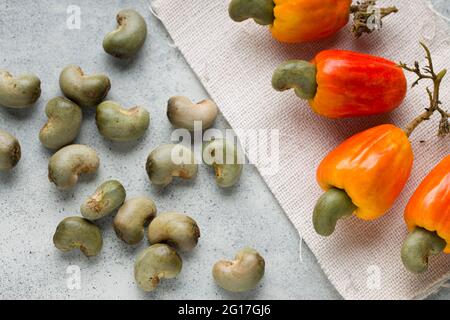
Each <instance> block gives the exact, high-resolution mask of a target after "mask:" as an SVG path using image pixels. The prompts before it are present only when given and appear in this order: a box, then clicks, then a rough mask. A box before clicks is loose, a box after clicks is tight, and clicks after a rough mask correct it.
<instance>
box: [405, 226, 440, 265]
mask: <svg viewBox="0 0 450 320" xmlns="http://www.w3.org/2000/svg"><path fill="white" fill-rule="evenodd" d="M446 245H447V242H446V241H445V240H444V239H442V238H441V237H439V236H438V235H437V234H436V232H431V231H428V230H426V229H424V228H419V227H417V228H415V229H414V230H413V231H412V232H411V233H410V234H409V235H408V237H407V238H406V240H405V242H403V246H402V261H403V264H404V265H405V267H406V269H408V270H409V271H411V272H414V273H422V272H425V271H426V270H427V268H428V258H429V257H430V256H432V255H436V254H439V253H441V252H442V251H443V250H444V248H445V247H446Z"/></svg>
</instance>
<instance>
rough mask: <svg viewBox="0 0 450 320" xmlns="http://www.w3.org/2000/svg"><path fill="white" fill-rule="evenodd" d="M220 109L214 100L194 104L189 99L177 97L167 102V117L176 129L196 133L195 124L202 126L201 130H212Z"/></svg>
mask: <svg viewBox="0 0 450 320" xmlns="http://www.w3.org/2000/svg"><path fill="white" fill-rule="evenodd" d="M217 113H218V108H217V105H216V104H215V103H214V102H213V101H212V100H202V101H200V102H198V103H197V104H194V103H192V102H191V100H189V98H186V97H182V96H175V97H172V98H170V99H169V101H168V102H167V117H168V118H169V121H170V123H172V125H173V126H174V127H175V128H184V129H187V130H189V131H194V122H195V121H198V122H199V123H200V124H201V129H202V130H204V129H208V128H210V127H211V126H212V125H213V123H214V121H215V120H216V118H217Z"/></svg>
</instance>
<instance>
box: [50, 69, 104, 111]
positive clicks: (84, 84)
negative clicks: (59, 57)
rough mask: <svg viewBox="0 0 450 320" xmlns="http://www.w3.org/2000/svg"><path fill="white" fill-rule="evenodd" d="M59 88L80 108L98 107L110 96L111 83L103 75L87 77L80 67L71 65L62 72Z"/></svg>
mask: <svg viewBox="0 0 450 320" xmlns="http://www.w3.org/2000/svg"><path fill="white" fill-rule="evenodd" d="M59 86H60V87H61V91H62V92H63V93H64V95H65V96H66V97H67V98H69V99H70V100H72V101H74V102H75V103H76V104H78V105H79V106H80V107H96V106H97V105H98V104H99V103H100V102H101V101H102V100H103V99H104V98H105V97H106V95H107V94H108V91H109V89H110V88H111V81H110V80H109V78H108V77H107V76H105V75H103V74H95V75H90V76H88V75H85V74H84V72H83V70H81V68H80V67H78V66H74V65H70V66H67V67H65V68H64V69H63V71H62V72H61V74H60V76H59Z"/></svg>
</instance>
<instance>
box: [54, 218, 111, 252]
mask: <svg viewBox="0 0 450 320" xmlns="http://www.w3.org/2000/svg"><path fill="white" fill-rule="evenodd" d="M53 243H54V244H55V247H56V248H58V249H59V250H61V251H63V252H66V251H71V250H74V249H80V251H81V252H82V253H83V254H84V255H85V256H87V257H92V256H96V255H98V254H99V253H100V251H101V250H102V246H103V238H102V233H101V231H100V229H99V227H97V226H96V225H95V224H93V223H92V222H90V221H89V220H86V219H83V218H81V217H68V218H65V219H64V220H62V221H61V222H60V223H59V224H58V227H57V228H56V231H55V234H54V235H53Z"/></svg>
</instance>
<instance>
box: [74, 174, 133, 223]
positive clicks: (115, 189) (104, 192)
mask: <svg viewBox="0 0 450 320" xmlns="http://www.w3.org/2000/svg"><path fill="white" fill-rule="evenodd" d="M125 197H126V192H125V188H124V187H123V185H122V184H121V183H120V182H119V181H117V180H108V181H106V182H103V183H102V184H101V185H100V186H99V187H98V188H97V190H95V192H94V194H93V195H91V196H90V197H89V198H87V199H86V201H85V202H84V203H83V204H82V205H81V215H82V216H83V217H85V218H86V219H88V220H97V219H100V218H103V217H104V216H107V215H108V214H110V213H111V212H113V211H114V210H116V209H117V208H119V207H120V206H121V205H122V203H123V202H124V201H125Z"/></svg>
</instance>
